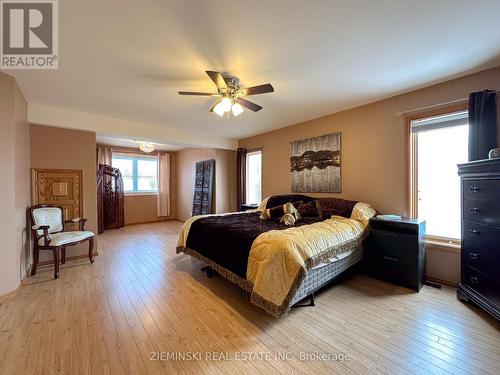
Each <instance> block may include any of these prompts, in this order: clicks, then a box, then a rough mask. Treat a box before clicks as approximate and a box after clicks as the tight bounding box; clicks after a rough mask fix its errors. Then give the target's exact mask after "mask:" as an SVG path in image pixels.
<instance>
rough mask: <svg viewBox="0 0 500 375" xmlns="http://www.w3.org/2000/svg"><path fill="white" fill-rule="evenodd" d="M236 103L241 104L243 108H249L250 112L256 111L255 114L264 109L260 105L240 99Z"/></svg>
mask: <svg viewBox="0 0 500 375" xmlns="http://www.w3.org/2000/svg"><path fill="white" fill-rule="evenodd" d="M236 101H237V102H238V103H240V104H241V105H242V106H243V107H245V108H248V109H249V110H251V111H254V112H257V111H260V110H261V109H262V107H261V106H260V105H258V104H255V103H253V102H251V101H250V100H246V99H243V98H238V99H236Z"/></svg>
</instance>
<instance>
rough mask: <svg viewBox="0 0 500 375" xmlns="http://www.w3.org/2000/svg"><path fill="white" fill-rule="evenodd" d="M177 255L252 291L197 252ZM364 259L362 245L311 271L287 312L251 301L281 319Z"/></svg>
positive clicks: (186, 250)
mask: <svg viewBox="0 0 500 375" xmlns="http://www.w3.org/2000/svg"><path fill="white" fill-rule="evenodd" d="M177 253H178V254H179V253H184V254H187V255H190V256H192V257H193V258H196V259H198V260H200V261H202V262H204V263H206V264H208V265H209V266H210V267H212V269H213V270H215V271H217V273H218V274H220V275H221V276H222V277H224V278H225V279H227V280H229V281H231V282H232V283H234V284H236V285H238V286H239V287H240V288H242V289H244V290H245V291H247V292H251V291H252V285H251V284H250V283H249V282H248V281H247V280H246V279H243V278H241V277H239V276H238V275H236V274H234V273H233V272H231V271H229V270H228V269H226V268H224V267H222V266H220V265H219V264H217V263H215V262H213V261H212V260H210V259H208V258H206V257H204V256H203V255H201V254H200V253H198V252H197V251H195V250H193V249H190V248H187V247H183V246H179V247H177ZM362 257H363V246H362V245H361V244H360V245H358V246H356V247H355V248H354V249H353V250H352V251H351V253H350V254H349V255H347V256H345V257H343V258H341V259H339V260H335V261H332V262H330V263H324V264H321V265H319V266H316V267H314V268H312V269H310V270H309V271H308V272H307V273H306V275H305V277H304V278H303V280H302V281H301V283H300V285H299V287H298V288H297V289H296V291H295V294H294V295H293V296H292V297H291V298H290V303H289V305H288V306H286V309H285V311H284V312H283V311H281V312H279V313H277V311H276V309H274V308H272V307H271V306H270V305H269V303H267V301H265V300H263V301H260V299H258V298H257V299H253V298H252V299H251V302H252V303H253V304H254V305H256V306H258V307H260V308H261V309H263V310H264V311H266V312H267V313H269V314H271V315H273V316H274V317H280V316H281V315H283V314H286V313H287V312H288V311H290V309H291V307H292V306H293V305H295V304H296V303H297V302H300V301H301V300H303V299H304V298H306V297H307V296H309V295H311V293H313V292H315V291H317V290H318V289H320V288H321V287H323V286H325V285H326V284H328V283H329V282H330V281H332V280H333V279H335V278H337V277H338V276H340V275H341V274H342V273H343V272H345V271H347V270H348V269H349V268H351V267H352V266H354V265H355V264H356V263H358V262H359V261H360V260H361V259H362Z"/></svg>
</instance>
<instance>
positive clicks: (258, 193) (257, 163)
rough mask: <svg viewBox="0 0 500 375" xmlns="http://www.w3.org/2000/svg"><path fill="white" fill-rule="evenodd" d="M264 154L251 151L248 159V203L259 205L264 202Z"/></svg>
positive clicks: (246, 188) (258, 151)
mask: <svg viewBox="0 0 500 375" xmlns="http://www.w3.org/2000/svg"><path fill="white" fill-rule="evenodd" d="M261 186H262V152H261V151H260V150H256V151H250V152H248V153H247V157H246V186H245V191H246V203H247V204H259V203H260V201H261V200H262V187H261Z"/></svg>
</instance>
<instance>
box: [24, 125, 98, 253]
mask: <svg viewBox="0 0 500 375" xmlns="http://www.w3.org/2000/svg"><path fill="white" fill-rule="evenodd" d="M95 137H96V136H95V133H93V132H86V131H80V130H69V129H62V128H54V127H49V126H41V125H33V124H31V125H30V148H31V155H30V160H31V163H30V164H31V168H44V169H81V170H83V202H84V203H83V215H84V216H85V217H86V218H87V219H88V222H87V225H86V228H87V229H88V230H91V231H93V232H94V233H97V189H96V138H95ZM97 248H98V241H97V242H96V245H95V248H94V250H97ZM86 252H87V249H86V246H85V245H82V246H75V247H69V248H68V249H67V251H66V255H67V256H75V255H83V254H86ZM43 253H44V252H43V251H42V252H41V254H40V260H45V259H51V257H48V255H46V254H45V255H44V254H43ZM42 256H43V258H42Z"/></svg>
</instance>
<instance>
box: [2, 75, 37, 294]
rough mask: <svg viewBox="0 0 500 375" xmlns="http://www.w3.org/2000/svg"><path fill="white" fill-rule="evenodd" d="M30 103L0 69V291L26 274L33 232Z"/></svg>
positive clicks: (8, 287) (9, 288) (13, 287)
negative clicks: (28, 219) (28, 218)
mask: <svg viewBox="0 0 500 375" xmlns="http://www.w3.org/2000/svg"><path fill="white" fill-rule="evenodd" d="M26 111H27V104H26V101H25V99H24V97H23V94H22V92H21V90H20V89H19V87H18V86H17V84H16V81H15V80H14V79H13V78H12V77H10V76H8V75H6V74H3V73H0V149H1V150H2V157H1V158H0V175H1V176H2V187H1V190H0V207H1V209H2V214H1V215H0V238H1V239H2V246H1V247H0V259H1V261H0V295H2V294H5V293H8V292H11V291H13V290H15V289H16V288H17V287H18V286H19V284H20V282H21V279H22V278H23V277H24V276H25V271H26V255H27V250H28V249H29V234H28V231H27V229H26V228H27V226H26V209H27V208H28V207H29V199H30V198H29V185H30V177H29V176H30V175H29V151H30V150H29V131H28V123H27V113H26Z"/></svg>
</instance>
